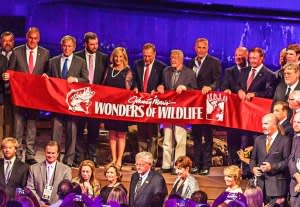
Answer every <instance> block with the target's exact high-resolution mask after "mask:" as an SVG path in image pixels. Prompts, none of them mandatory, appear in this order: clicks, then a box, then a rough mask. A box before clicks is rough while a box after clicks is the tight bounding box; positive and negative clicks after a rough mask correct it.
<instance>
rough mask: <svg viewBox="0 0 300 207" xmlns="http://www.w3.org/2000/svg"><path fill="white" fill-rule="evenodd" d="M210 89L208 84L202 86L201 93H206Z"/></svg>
mask: <svg viewBox="0 0 300 207" xmlns="http://www.w3.org/2000/svg"><path fill="white" fill-rule="evenodd" d="M211 90H212V88H211V87H209V86H203V88H202V94H207V93H208V92H210V91H211Z"/></svg>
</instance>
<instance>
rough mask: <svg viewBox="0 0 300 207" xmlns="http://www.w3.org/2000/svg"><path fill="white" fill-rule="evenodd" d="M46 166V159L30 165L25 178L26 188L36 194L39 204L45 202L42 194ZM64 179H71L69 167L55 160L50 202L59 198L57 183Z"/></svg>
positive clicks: (45, 181)
mask: <svg viewBox="0 0 300 207" xmlns="http://www.w3.org/2000/svg"><path fill="white" fill-rule="evenodd" d="M46 168H47V166H46V161H44V162H41V163H37V164H34V165H31V166H30V169H29V176H28V180H27V188H29V189H30V190H31V191H32V192H33V194H34V195H35V196H36V198H37V199H38V201H39V203H40V204H41V205H43V204H45V202H44V201H43V200H42V195H43V191H44V189H45V186H46V184H47V180H46V177H47V176H46V172H47V169H46ZM53 175H54V174H53ZM64 179H67V180H70V181H71V179H72V172H71V168H70V167H68V166H67V165H64V164H62V163H60V162H58V161H57V165H56V170H55V176H54V178H53V190H52V194H51V198H50V202H49V203H50V204H53V203H55V202H56V201H58V199H59V197H58V195H57V188H58V184H59V183H60V182H61V181H62V180H64Z"/></svg>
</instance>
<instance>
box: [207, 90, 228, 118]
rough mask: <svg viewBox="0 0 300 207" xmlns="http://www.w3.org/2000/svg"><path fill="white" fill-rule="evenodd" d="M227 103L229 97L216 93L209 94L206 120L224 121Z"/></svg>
mask: <svg viewBox="0 0 300 207" xmlns="http://www.w3.org/2000/svg"><path fill="white" fill-rule="evenodd" d="M226 102H227V96H224V95H222V94H216V93H210V94H208V95H207V96H206V119H207V120H214V121H223V120H224V109H225V103H226Z"/></svg>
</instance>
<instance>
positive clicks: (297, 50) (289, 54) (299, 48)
mask: <svg viewBox="0 0 300 207" xmlns="http://www.w3.org/2000/svg"><path fill="white" fill-rule="evenodd" d="M286 62H287V63H296V64H298V65H299V64H300V45H299V44H290V45H288V47H287V48H286Z"/></svg>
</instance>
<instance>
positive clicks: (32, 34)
mask: <svg viewBox="0 0 300 207" xmlns="http://www.w3.org/2000/svg"><path fill="white" fill-rule="evenodd" d="M26 39H27V42H26V44H24V45H20V46H18V47H16V48H15V49H14V51H13V53H12V55H11V56H10V59H9V63H8V68H9V69H12V70H15V71H18V72H24V73H28V74H34V75H41V74H43V73H44V72H46V71H47V68H48V61H49V51H48V50H47V49H45V48H43V47H41V46H39V45H38V43H39V41H40V31H39V29H38V28H36V27H31V28H29V30H28V32H27V34H26ZM3 79H4V80H9V74H8V73H4V75H3ZM38 115H39V111H38V110H32V109H27V108H22V107H15V110H14V123H15V132H14V134H15V137H16V139H17V140H18V142H19V143H20V144H21V143H22V140H23V135H24V126H25V125H26V127H27V131H26V148H25V150H26V153H25V161H26V163H27V164H30V165H31V164H35V163H37V161H36V160H35V159H34V156H35V150H34V145H35V138H36V119H37V118H38ZM25 121H27V122H26V124H25ZM17 155H18V157H19V158H20V159H22V147H20V150H19V151H18V153H17Z"/></svg>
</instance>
